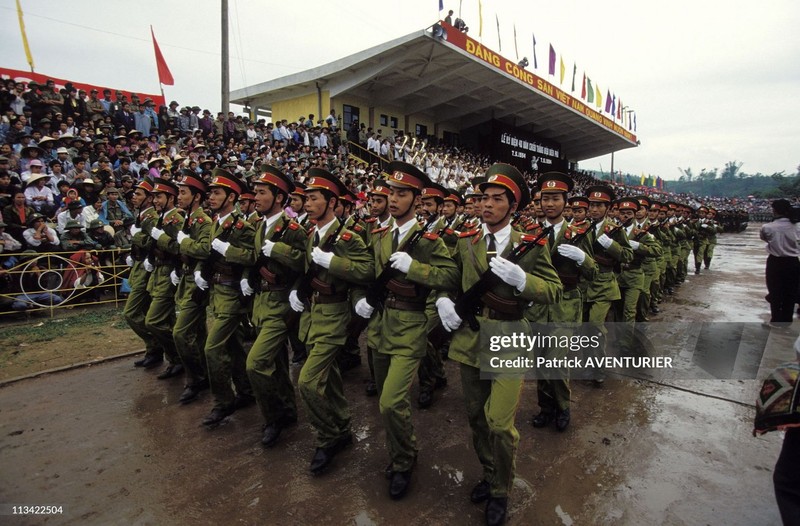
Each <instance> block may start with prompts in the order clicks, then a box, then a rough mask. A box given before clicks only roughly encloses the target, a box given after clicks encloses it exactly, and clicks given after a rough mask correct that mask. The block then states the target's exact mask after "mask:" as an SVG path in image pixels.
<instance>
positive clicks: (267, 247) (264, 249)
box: [261, 239, 275, 257]
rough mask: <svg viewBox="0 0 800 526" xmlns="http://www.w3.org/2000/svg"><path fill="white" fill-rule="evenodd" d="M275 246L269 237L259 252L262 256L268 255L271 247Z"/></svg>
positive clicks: (270, 252)
mask: <svg viewBox="0 0 800 526" xmlns="http://www.w3.org/2000/svg"><path fill="white" fill-rule="evenodd" d="M274 246H275V243H273V242H272V241H270V240H269V239H267V240H265V241H264V246H262V247H261V253H262V254H264V256H266V257H269V256H270V254H272V248H273V247H274Z"/></svg>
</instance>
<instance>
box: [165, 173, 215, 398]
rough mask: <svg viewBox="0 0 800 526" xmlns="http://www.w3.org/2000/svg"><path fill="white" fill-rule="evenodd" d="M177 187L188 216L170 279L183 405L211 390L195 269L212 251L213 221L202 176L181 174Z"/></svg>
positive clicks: (202, 304) (204, 300)
mask: <svg viewBox="0 0 800 526" xmlns="http://www.w3.org/2000/svg"><path fill="white" fill-rule="evenodd" d="M181 175H182V176H183V177H182V178H181V181H180V182H179V183H177V185H178V206H179V207H180V208H181V209H182V210H183V211H184V212H185V213H186V219H185V220H184V222H183V225H182V227H181V230H180V232H178V234H177V236H176V238H175V240H176V241H177V243H178V246H179V247H180V258H181V263H182V265H181V266H180V267H179V268H176V269H174V270H172V272H170V279H171V280H172V283H173V284H174V285H175V286H176V287H177V290H176V292H175V305H176V307H177V311H178V314H177V318H176V320H175V327H174V328H173V329H172V338H173V340H174V341H175V348H176V349H177V352H178V355H179V356H180V358H181V363H183V366H184V369H185V371H186V381H185V384H184V389H183V393H181V396H180V398H179V402H180V403H182V404H188V403H190V402H192V401H194V400H196V399H197V397H198V395H199V394H200V392H202V391H203V390H205V389H208V370H207V368H206V359H205V354H204V353H203V351H204V349H205V347H206V340H207V338H208V329H207V326H206V307H207V306H208V301H207V298H206V297H205V295H202V294H200V295H198V294H196V290H197V285H196V284H195V282H194V269H195V267H196V266H197V263H198V262H199V261H200V260H203V259H206V258H207V257H208V254H209V251H210V250H211V218H210V217H209V216H208V214H206V212H205V210H203V207H202V204H203V201H204V200H205V196H206V191H207V186H206V182H205V181H204V180H203V178H202V177H200V176H199V175H197V174H196V173H194V172H192V171H191V170H187V169H183V170H182V171H181Z"/></svg>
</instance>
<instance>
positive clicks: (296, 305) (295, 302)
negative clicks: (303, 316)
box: [289, 290, 306, 312]
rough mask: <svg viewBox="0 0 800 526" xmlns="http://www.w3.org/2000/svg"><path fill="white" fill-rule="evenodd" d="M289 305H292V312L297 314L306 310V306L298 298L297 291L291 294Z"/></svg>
mask: <svg viewBox="0 0 800 526" xmlns="http://www.w3.org/2000/svg"><path fill="white" fill-rule="evenodd" d="M289 305H291V307H292V310H293V311H295V312H303V311H304V310H305V309H306V306H305V305H303V302H302V301H300V298H298V297H297V291H296V290H293V291H292V292H290V293H289Z"/></svg>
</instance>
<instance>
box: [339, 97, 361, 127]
mask: <svg viewBox="0 0 800 526" xmlns="http://www.w3.org/2000/svg"><path fill="white" fill-rule="evenodd" d="M359 120H361V119H360V118H359V108H358V106H349V105H347V104H345V105H344V107H343V108H342V127H343V128H344V129H345V131H347V130H349V129H350V125H351V124H353V121H359Z"/></svg>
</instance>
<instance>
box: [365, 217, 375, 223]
mask: <svg viewBox="0 0 800 526" xmlns="http://www.w3.org/2000/svg"><path fill="white" fill-rule="evenodd" d="M377 220H378V218H377V217H368V218H366V219H365V220H364V222H365V223H374V222H375V221H377Z"/></svg>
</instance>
